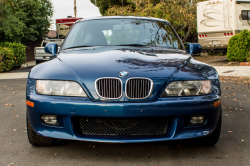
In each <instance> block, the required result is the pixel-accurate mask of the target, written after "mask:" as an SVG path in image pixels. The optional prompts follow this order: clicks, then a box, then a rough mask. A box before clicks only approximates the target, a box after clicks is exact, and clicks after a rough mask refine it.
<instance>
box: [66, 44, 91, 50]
mask: <svg viewBox="0 0 250 166" xmlns="http://www.w3.org/2000/svg"><path fill="white" fill-rule="evenodd" d="M81 47H93V46H88V45H81V46H72V47H68V48H65V49H63V50H67V49H71V48H81Z"/></svg>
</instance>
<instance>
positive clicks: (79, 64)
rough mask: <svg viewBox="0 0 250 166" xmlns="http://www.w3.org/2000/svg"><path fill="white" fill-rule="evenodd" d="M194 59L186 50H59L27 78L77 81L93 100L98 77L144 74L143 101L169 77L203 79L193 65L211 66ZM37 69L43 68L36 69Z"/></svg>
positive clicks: (153, 97) (158, 89)
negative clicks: (147, 90)
mask: <svg viewBox="0 0 250 166" xmlns="http://www.w3.org/2000/svg"><path fill="white" fill-rule="evenodd" d="M191 61H193V65H196V67H195V66H193V67H191V69H190V68H186V69H185V66H186V67H187V65H188V64H192V63H191ZM194 61H195V60H193V59H192V57H191V56H190V55H189V54H187V53H186V52H184V51H180V50H174V49H163V48H152V47H139V48H138V47H111V46H110V47H107V46H106V47H104V46H99V47H86V48H76V49H69V50H65V51H61V52H60V53H59V55H58V56H57V58H55V59H53V60H51V61H49V62H47V63H43V64H41V65H38V66H37V67H35V68H33V69H32V71H31V74H30V77H32V78H36V79H60V80H61V79H63V80H74V81H77V82H79V83H81V84H82V85H83V87H84V89H85V91H86V92H87V93H88V95H89V97H90V98H91V99H93V100H101V99H100V98H99V97H98V95H97V94H96V92H95V86H94V82H95V80H97V79H98V78H101V77H116V78H120V79H121V80H122V82H123V84H125V82H126V80H127V79H128V78H131V77H145V78H150V79H151V80H153V82H154V89H153V93H152V95H151V96H150V97H149V98H148V99H145V100H154V99H156V97H157V96H159V95H160V94H159V92H160V91H163V90H164V85H165V84H166V83H167V81H169V80H187V78H188V79H207V78H206V77H208V76H204V75H202V73H201V72H202V70H200V68H197V65H198V66H200V67H201V66H202V67H203V68H204V66H205V67H206V68H207V70H209V71H210V70H211V67H210V66H207V65H205V64H203V63H200V62H194ZM39 68H40V70H43V71H40V72H36V71H38V70H39ZM49 70H50V71H49ZM199 70H200V71H199ZM203 70H204V69H203ZM121 71H127V72H129V76H128V77H125V78H121V77H119V75H118V73H119V72H121ZM203 72H204V71H203ZM33 73H34V74H33ZM215 73H216V72H215ZM213 74H214V73H213ZM210 76H211V74H210ZM123 87H125V86H123ZM120 100H122V101H127V100H128V99H126V98H125V97H124V98H121V99H119V101H120ZM128 101H129V100H128Z"/></svg>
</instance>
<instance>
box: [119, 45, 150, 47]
mask: <svg viewBox="0 0 250 166" xmlns="http://www.w3.org/2000/svg"><path fill="white" fill-rule="evenodd" d="M117 46H137V47H144V46H147V45H145V44H120V45H117Z"/></svg>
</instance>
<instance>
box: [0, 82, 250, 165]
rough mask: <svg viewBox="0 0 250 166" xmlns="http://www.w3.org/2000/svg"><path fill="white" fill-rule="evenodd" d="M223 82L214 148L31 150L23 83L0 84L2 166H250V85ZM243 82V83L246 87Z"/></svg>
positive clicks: (72, 146)
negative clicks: (219, 125) (220, 120)
mask: <svg viewBox="0 0 250 166" xmlns="http://www.w3.org/2000/svg"><path fill="white" fill-rule="evenodd" d="M232 79H233V78H232V77H231V78H230V79H222V80H221V81H222V83H221V84H222V104H223V125H222V134H221V139H220V141H219V142H218V144H217V145H216V146H214V147H202V146H193V145H188V144H187V143H186V142H183V141H182V142H157V143H140V144H138V143H137V144H107V143H91V142H78V141H62V142H61V145H59V146H54V147H32V146H31V145H30V144H29V143H28V140H27V136H26V134H27V133H26V126H25V108H26V106H25V88H26V87H25V86H26V79H12V80H0V126H1V129H0V166H8V165H10V166H12V165H20V166H28V165H32V166H35V165H49V166H50V165H51V166H57V165H60V166H61V165H74V166H75V165H95V166H98V165H129V166H131V165H153V166H155V165H156V166H158V165H164V166H167V165H185V166H193V165H202V166H204V165H225V166H228V165H230V166H231V165H232V166H236V165H237V166H238V165H241V166H243V165H246V166H248V165H250V103H249V102H250V85H249V83H247V82H249V81H247V80H246V79H240V78H237V79H235V80H232ZM244 81H245V82H244Z"/></svg>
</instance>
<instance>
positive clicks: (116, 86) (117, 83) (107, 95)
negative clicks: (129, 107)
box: [95, 77, 123, 99]
mask: <svg viewBox="0 0 250 166" xmlns="http://www.w3.org/2000/svg"><path fill="white" fill-rule="evenodd" d="M104 87H105V88H104ZM95 91H96V93H97V95H98V96H99V97H100V98H102V99H120V98H121V97H122V91H123V86H122V80H121V79H119V78H116V77H102V78H98V79H97V80H96V81H95Z"/></svg>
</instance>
